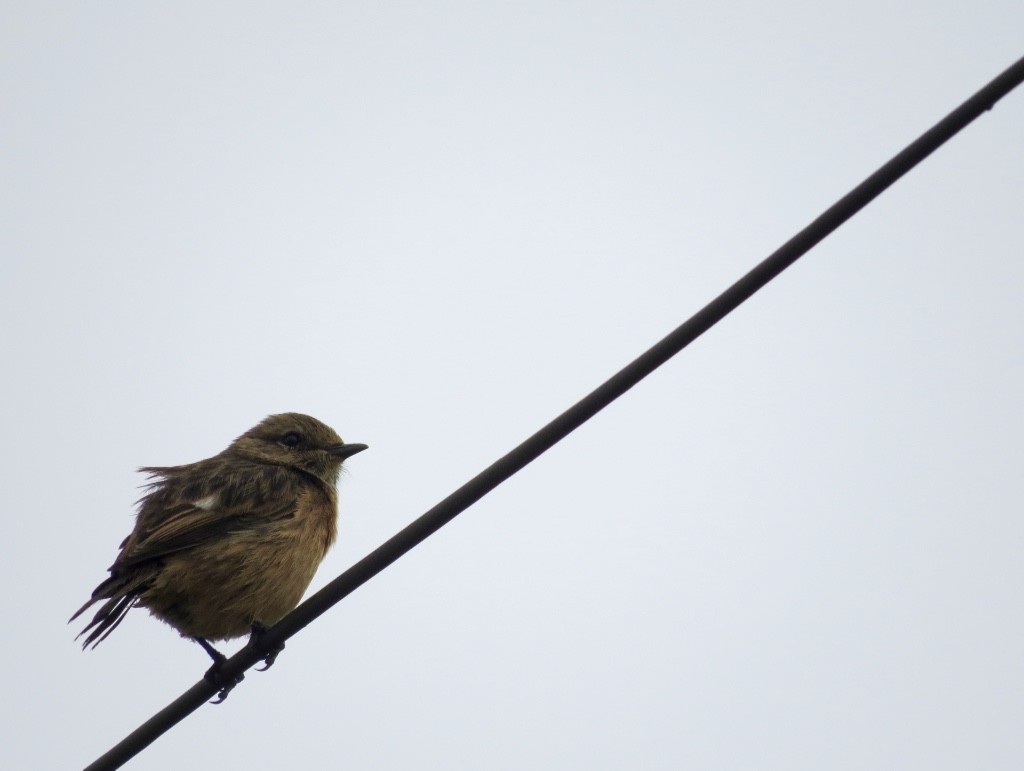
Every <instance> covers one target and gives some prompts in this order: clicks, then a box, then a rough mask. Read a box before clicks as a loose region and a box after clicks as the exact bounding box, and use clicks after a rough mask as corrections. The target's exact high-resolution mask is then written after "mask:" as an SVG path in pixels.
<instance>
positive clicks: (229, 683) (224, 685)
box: [195, 637, 245, 704]
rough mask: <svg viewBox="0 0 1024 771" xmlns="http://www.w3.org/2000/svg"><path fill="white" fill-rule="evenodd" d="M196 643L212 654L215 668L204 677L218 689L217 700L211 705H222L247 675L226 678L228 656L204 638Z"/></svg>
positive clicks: (197, 639)
mask: <svg viewBox="0 0 1024 771" xmlns="http://www.w3.org/2000/svg"><path fill="white" fill-rule="evenodd" d="M195 641H196V642H197V643H199V644H200V645H201V646H202V648H203V650H204V651H206V652H207V653H208V654H210V658H211V659H213V666H212V667H210V668H209V669H208V670H206V674H205V675H203V677H204V678H206V682H208V683H210V684H211V685H212V686H213V687H214V688H217V689H218V690H217V699H216V700H215V701H211V702H210V703H211V704H220V703H221V702H222V701H224V699H226V698H227V697H228V694H229V693H231V689H232V688H234V687H235V686H236V685H238V684H239V683H240V682H242V681H243V680H244V679H245V675H244V674H242V673H241V672H240V673H239V674H237V675H235V676H234V677H226V676H225V675H224V662H226V661H227V660H228V659H227V656H225V655H224V654H223V653H221V652H220V651H219V650H217V649H216V648H214V647H213V646H212V645H210V643H208V642H207V641H206V640H204V639H203V638H202V637H196V638H195Z"/></svg>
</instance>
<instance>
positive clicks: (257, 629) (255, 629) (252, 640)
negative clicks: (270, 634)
mask: <svg viewBox="0 0 1024 771" xmlns="http://www.w3.org/2000/svg"><path fill="white" fill-rule="evenodd" d="M266 631H267V627H266V625H264V624H262V623H260V622H259V621H253V622H252V634H251V635H249V642H248V643H246V645H248V646H249V647H250V648H252V647H254V646H255V645H256V643H258V642H259V640H260V638H261V637H262V636H263V635H264V634H265V633H266ZM283 650H284V643H281V644H280V645H279V646H277V647H276V648H274V649H273V650H272V651H270V652H269V653H268V654H267V657H266V658H265V659H263V664H264V666H262V667H256V671H257V672H266V671H267V670H268V669H270V668H271V667H272V666H274V662H275V661H276V660H277V657H278V655H279V654H280V653H281V651H283Z"/></svg>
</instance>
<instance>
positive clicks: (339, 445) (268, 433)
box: [227, 412, 366, 485]
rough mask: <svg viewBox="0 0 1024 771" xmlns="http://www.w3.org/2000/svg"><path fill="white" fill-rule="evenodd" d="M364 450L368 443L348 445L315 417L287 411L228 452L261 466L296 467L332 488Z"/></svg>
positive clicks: (248, 433) (252, 431) (247, 434)
mask: <svg viewBox="0 0 1024 771" xmlns="http://www.w3.org/2000/svg"><path fill="white" fill-rule="evenodd" d="M365 449H366V445H365V444H346V443H345V442H344V441H342V439H341V437H340V436H338V434H337V432H336V431H335V430H334V429H333V428H331V427H330V426H328V425H326V424H325V423H321V422H320V421H319V420H317V419H316V418H312V417H310V416H309V415H302V414H301V413H298V412H284V413H281V414H280V415H271V416H270V417H268V418H266V419H265V420H263V421H262V422H261V423H259V424H258V425H256V426H254V427H253V428H250V429H249V430H248V431H246V432H245V433H244V434H242V435H241V436H240V437H238V438H237V439H236V440H235V441H234V442H232V443H231V446H230V447H228V449H227V451H228V452H231V453H235V454H237V455H241V456H242V457H245V458H248V459H249V460H254V461H257V462H259V463H272V464H274V465H277V466H289V467H291V468H296V469H299V470H300V471H305V472H306V473H309V474H313V475H314V476H316V477H318V478H319V479H322V480H323V481H324V482H327V483H328V484H332V485H333V484H334V483H335V482H337V480H338V472H339V471H340V470H341V464H342V461H344V460H345V458H348V457H350V456H352V455H355V454H356V453H357V452H362V451H363V450H365Z"/></svg>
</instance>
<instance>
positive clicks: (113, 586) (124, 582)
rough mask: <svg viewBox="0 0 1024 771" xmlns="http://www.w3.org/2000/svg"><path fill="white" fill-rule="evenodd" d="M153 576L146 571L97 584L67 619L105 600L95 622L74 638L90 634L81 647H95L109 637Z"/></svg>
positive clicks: (90, 623)
mask: <svg viewBox="0 0 1024 771" xmlns="http://www.w3.org/2000/svg"><path fill="white" fill-rule="evenodd" d="M151 577H152V576H150V575H146V574H142V575H139V574H136V575H134V576H124V577H117V576H111V577H110V578H108V579H107V580H106V581H104V582H103V583H102V584H100V585H99V586H97V587H96V591H94V592H93V593H92V597H90V598H89V600H88V602H86V603H85V605H83V606H82V607H80V608H79V609H78V610H76V611H75V614H74V615H73V616H72V617H71V618H69V619H68V623H69V624H70V623H71V622H72V621H74V620H75V619H76V618H78V617H79V616H80V615H82V614H83V613H84V612H85V611H86V609H87V608H89V607H90V606H91V605H92V604H93V603H96V602H99V601H100V600H106V602H105V603H103V605H101V606H100V609H99V610H98V611H96V615H95V616H93V617H92V621H90V622H89V623H88V624H87V625H86V627H85V629H83V630H82V631H81V632H79V633H78V635H77V636H76V637H75V639H76V640H77V639H78V638H79V637H81V636H82V635H83V634H85V633H86V632H88V633H89V635H88V636H87V637H86V638H85V642H84V643H82V650H85V649H86V648H88V647H89V646H90V645H92V647H93V648H95V647H96V646H97V645H99V644H100V643H101V642H103V640H105V639H106V637H107V635H108V634H110V633H111V632H113V631H114V629H116V628H117V625H118V624H120V623H121V622H122V621H123V620H124V617H125V615H126V614H127V613H128V611H129V610H131V609H132V607H133V606H134V605H135V602H136V601H137V600H138V598H139V595H140V594H141V593H142V592H143V591H145V590H146V588H147V586H148V583H149V580H150V578H151ZM90 630H92V631H90Z"/></svg>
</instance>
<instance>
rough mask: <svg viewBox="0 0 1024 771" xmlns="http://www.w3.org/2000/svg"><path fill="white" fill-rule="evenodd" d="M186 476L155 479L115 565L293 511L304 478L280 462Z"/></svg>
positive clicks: (175, 549) (160, 554) (261, 523)
mask: <svg viewBox="0 0 1024 771" xmlns="http://www.w3.org/2000/svg"><path fill="white" fill-rule="evenodd" d="M147 470H148V469H147ZM152 471H155V472H156V473H157V475H160V472H162V471H164V470H163V469H154V470H152ZM168 471H169V469H168ZM187 479H188V482H189V483H188V484H187V485H186V484H185V483H184V482H185V480H184V479H183V478H182V477H179V476H177V475H168V476H166V477H165V478H164V479H162V480H161V481H159V482H156V483H155V484H154V485H153V488H152V492H150V493H149V494H148V495H147V496H146V497H145V498H143V499H142V502H141V507H140V509H139V518H138V522H137V524H136V527H135V530H134V532H132V534H131V535H130V536H128V538H126V539H125V542H124V543H123V544H122V548H121V553H120V554H119V555H118V557H117V560H116V561H115V562H114V564H113V565H112V566H111V570H112V571H114V570H118V571H119V570H120V569H122V568H127V567H131V566H134V565H138V564H140V563H143V562H148V561H149V560H153V559H157V558H159V557H163V556H166V555H168V554H172V553H174V552H179V551H183V550H186V549H190V548H192V547H193V546H196V545H197V544H201V543H209V542H210V541H211V540H215V539H216V538H218V537H219V536H222V535H224V534H226V533H230V532H237V531H239V530H250V529H254V528H259V527H263V526H266V525H268V524H270V523H272V522H275V521H277V520H280V519H285V518H287V517H291V516H294V514H295V507H296V501H297V499H298V495H299V492H300V488H301V486H302V484H303V481H304V480H302V479H301V478H300V477H297V476H296V475H295V474H294V473H292V472H290V471H288V470H287V469H284V468H282V467H280V466H265V467H260V468H258V469H254V470H251V471H249V472H248V473H246V474H239V475H235V476H232V475H230V474H227V475H225V474H217V473H212V474H210V475H209V476H208V477H207V478H206V479H205V480H201V483H200V484H198V485H197V484H196V480H195V477H194V475H191V476H189V477H187Z"/></svg>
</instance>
